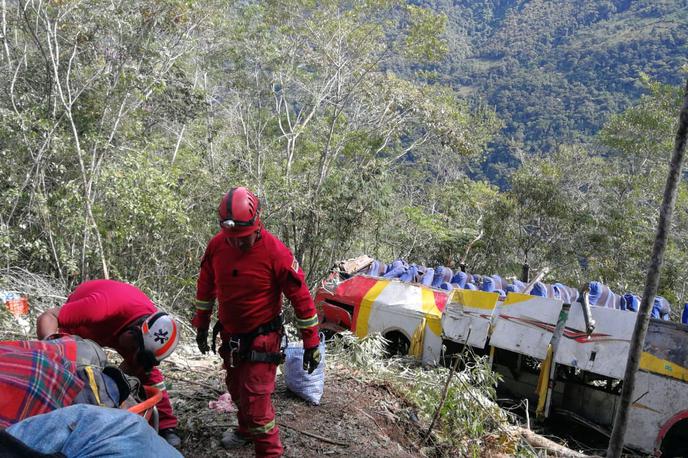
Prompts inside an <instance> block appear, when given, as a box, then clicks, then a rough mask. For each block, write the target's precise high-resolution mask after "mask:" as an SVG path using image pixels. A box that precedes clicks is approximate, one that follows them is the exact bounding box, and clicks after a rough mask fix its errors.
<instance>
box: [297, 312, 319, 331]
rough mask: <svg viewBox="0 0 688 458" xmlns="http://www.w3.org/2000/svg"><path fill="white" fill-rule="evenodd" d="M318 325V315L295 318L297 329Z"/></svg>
mask: <svg viewBox="0 0 688 458" xmlns="http://www.w3.org/2000/svg"><path fill="white" fill-rule="evenodd" d="M317 325H318V315H313V316H312V317H310V318H305V319H301V318H297V319H296V327H297V328H299V329H306V328H312V327H313V326H317Z"/></svg>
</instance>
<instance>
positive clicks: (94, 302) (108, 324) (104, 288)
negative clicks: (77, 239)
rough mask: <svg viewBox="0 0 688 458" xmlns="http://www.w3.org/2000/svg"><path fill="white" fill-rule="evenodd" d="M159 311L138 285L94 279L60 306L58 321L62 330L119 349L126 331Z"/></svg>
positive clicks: (78, 288) (76, 290) (80, 286)
mask: <svg viewBox="0 0 688 458" xmlns="http://www.w3.org/2000/svg"><path fill="white" fill-rule="evenodd" d="M156 311H157V309H156V307H155V305H154V304H153V302H152V301H151V300H150V299H149V298H148V296H146V295H145V294H144V293H143V291H141V290H140V289H138V288H137V287H135V286H132V285H129V284H127V283H122V282H118V281H114V280H90V281H86V282H84V283H82V284H80V285H79V286H77V287H76V289H75V290H74V291H73V292H72V294H71V295H70V296H69V298H68V299H67V302H66V303H65V304H64V305H63V306H62V308H60V313H59V315H58V317H57V322H58V324H59V327H60V331H61V332H65V333H67V334H76V335H78V336H80V337H83V338H84V339H91V340H92V341H94V342H95V343H97V344H98V345H100V346H102V347H110V348H115V349H116V348H117V339H118V337H119V335H120V333H121V332H122V331H124V330H125V329H126V328H127V327H128V326H130V325H131V324H132V323H133V322H134V321H136V320H137V319H139V318H141V317H142V316H145V315H151V314H153V313H155V312H156Z"/></svg>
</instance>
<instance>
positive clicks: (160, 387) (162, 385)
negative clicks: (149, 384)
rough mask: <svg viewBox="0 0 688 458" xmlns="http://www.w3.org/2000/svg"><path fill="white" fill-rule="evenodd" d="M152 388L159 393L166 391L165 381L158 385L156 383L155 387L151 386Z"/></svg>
mask: <svg viewBox="0 0 688 458" xmlns="http://www.w3.org/2000/svg"><path fill="white" fill-rule="evenodd" d="M153 388H157V389H159V390H160V391H167V385H165V381H162V382H160V383H156V384H155V385H153Z"/></svg>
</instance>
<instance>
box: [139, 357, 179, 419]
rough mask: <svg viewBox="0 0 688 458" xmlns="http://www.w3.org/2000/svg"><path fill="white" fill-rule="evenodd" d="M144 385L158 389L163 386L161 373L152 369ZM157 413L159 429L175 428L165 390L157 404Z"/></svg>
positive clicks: (170, 405)
mask: <svg viewBox="0 0 688 458" xmlns="http://www.w3.org/2000/svg"><path fill="white" fill-rule="evenodd" d="M143 384H144V385H148V386H155V387H159V385H160V384H163V385H164V384H165V381H164V379H163V376H162V372H160V369H158V368H157V367H154V368H153V370H152V371H151V373H150V374H149V375H148V376H147V377H146V378H145V380H143ZM157 407H158V413H159V414H160V424H159V429H167V428H176V427H177V417H175V416H174V411H173V410H172V403H170V395H169V394H167V389H163V390H162V399H161V400H160V402H158V403H157Z"/></svg>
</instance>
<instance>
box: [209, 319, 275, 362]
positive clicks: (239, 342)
mask: <svg viewBox="0 0 688 458" xmlns="http://www.w3.org/2000/svg"><path fill="white" fill-rule="evenodd" d="M222 329H223V328H222V323H221V322H219V321H218V322H217V323H215V326H213V339H212V346H213V351H215V348H214V347H215V339H216V338H217V335H218V334H219V333H220V332H221V331H222ZM274 331H279V333H280V336H281V337H282V343H281V345H280V351H279V352H276V353H265V352H259V351H255V350H251V346H252V345H253V340H254V339H255V338H256V337H258V336H260V335H264V334H269V333H271V332H274ZM286 347H287V342H286V334H285V333H284V326H283V318H282V315H277V316H276V317H275V318H273V319H272V320H271V321H270V322H269V323H266V324H262V325H260V326H258V327H257V328H256V329H254V330H253V331H250V332H246V333H243V334H231V335H229V336H228V338H227V339H224V338H223V339H222V345H221V346H220V351H224V352H228V355H229V356H228V359H229V366H230V367H234V366H235V364H237V363H239V362H240V361H241V360H247V361H253V362H258V363H270V364H281V363H282V362H284V349H285V348H286Z"/></svg>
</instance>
